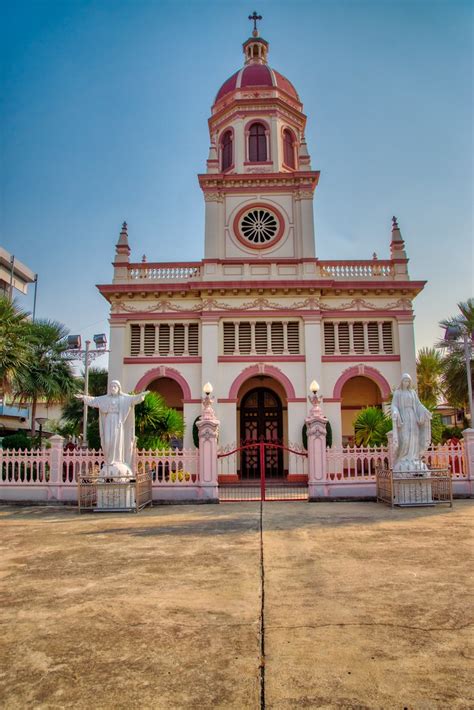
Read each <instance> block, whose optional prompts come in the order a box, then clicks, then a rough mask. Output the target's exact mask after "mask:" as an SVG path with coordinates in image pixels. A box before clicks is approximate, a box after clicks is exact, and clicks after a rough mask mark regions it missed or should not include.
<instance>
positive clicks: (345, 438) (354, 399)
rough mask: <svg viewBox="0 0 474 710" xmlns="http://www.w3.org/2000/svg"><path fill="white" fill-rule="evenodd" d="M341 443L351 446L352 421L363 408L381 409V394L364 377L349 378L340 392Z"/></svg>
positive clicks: (371, 381)
mask: <svg viewBox="0 0 474 710" xmlns="http://www.w3.org/2000/svg"><path fill="white" fill-rule="evenodd" d="M341 400H342V401H341V417H342V443H343V444H352V443H353V439H354V421H355V419H356V418H357V415H358V414H359V412H361V411H362V409H365V407H380V408H381V407H382V393H381V391H380V388H379V386H378V384H377V383H376V382H374V381H373V380H371V379H369V378H368V377H364V376H356V377H351V378H350V379H349V380H347V381H346V382H345V383H344V385H343V387H342V390H341Z"/></svg>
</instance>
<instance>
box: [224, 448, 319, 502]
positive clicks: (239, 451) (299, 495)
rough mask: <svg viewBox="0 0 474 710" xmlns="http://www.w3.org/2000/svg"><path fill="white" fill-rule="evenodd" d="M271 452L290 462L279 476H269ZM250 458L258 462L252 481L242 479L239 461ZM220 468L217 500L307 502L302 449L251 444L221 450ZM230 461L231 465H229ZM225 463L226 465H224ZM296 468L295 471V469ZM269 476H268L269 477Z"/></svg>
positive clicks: (306, 455)
mask: <svg viewBox="0 0 474 710" xmlns="http://www.w3.org/2000/svg"><path fill="white" fill-rule="evenodd" d="M270 452H274V453H278V454H281V455H282V456H283V455H284V452H286V454H287V457H288V459H289V461H291V462H292V463H291V464H289V465H288V470H287V471H285V472H284V475H283V476H282V477H278V478H274V477H272V476H271V473H272V470H273V469H272V466H271V460H272V457H271V456H269V453H270ZM249 454H251V455H252V459H253V460H254V461H255V460H258V468H257V467H256V468H255V472H257V471H258V474H259V476H258V477H255V478H243V477H242V467H241V462H242V459H243V458H245V457H248V456H249ZM217 458H218V465H219V500H221V501H223V502H232V501H234V502H237V501H246V500H247V501H249V500H256V501H260V500H262V501H282V500H307V499H308V477H307V472H306V462H307V458H308V454H307V452H306V451H305V450H304V449H297V448H293V447H289V446H284V445H283V444H280V443H277V442H275V441H251V442H245V443H242V444H241V446H239V447H236V448H232V449H230V450H227V449H224V450H221V451H220V452H219V453H218V455H217ZM229 462H231V465H229ZM225 463H227V466H225V465H224V464H225ZM295 469H297V470H295ZM269 474H270V475H269Z"/></svg>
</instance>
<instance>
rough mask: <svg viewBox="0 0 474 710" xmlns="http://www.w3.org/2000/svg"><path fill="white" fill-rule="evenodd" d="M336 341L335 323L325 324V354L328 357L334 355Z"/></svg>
mask: <svg viewBox="0 0 474 710" xmlns="http://www.w3.org/2000/svg"><path fill="white" fill-rule="evenodd" d="M335 350H336V341H335V339H334V323H325V324H324V352H325V353H326V355H334V352H335Z"/></svg>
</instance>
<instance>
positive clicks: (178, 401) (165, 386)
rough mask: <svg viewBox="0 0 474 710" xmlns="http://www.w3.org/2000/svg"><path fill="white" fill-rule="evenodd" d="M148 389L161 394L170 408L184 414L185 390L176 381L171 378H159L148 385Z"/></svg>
mask: <svg viewBox="0 0 474 710" xmlns="http://www.w3.org/2000/svg"><path fill="white" fill-rule="evenodd" d="M147 389H148V390H149V391H150V392H157V393H158V394H161V396H162V397H163V399H164V400H165V403H166V405H167V406H168V407H172V408H173V409H176V410H177V411H178V412H181V413H182V412H183V390H182V389H181V385H180V384H179V382H176V380H172V379H171V377H157V378H156V380H152V382H150V383H149V384H148V385H147Z"/></svg>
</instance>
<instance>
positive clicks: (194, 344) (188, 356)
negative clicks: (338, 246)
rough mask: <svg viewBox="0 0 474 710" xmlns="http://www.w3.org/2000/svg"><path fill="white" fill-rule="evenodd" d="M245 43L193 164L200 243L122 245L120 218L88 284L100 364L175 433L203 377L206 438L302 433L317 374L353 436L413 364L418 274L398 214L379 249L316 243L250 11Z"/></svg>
mask: <svg viewBox="0 0 474 710" xmlns="http://www.w3.org/2000/svg"><path fill="white" fill-rule="evenodd" d="M256 19H258V18H256ZM243 54H244V63H243V66H242V67H241V68H240V69H238V70H237V71H236V72H235V73H233V74H232V76H230V78H228V79H227V80H226V81H225V82H224V83H223V84H222V86H221V87H220V88H219V90H218V91H217V93H216V97H215V100H214V103H213V105H212V108H211V116H210V118H209V134H210V149H209V157H208V160H207V163H206V169H205V172H203V173H202V174H200V175H199V176H198V179H199V185H200V187H201V189H202V192H203V196H204V202H205V233H204V258H203V259H202V260H201V261H198V262H174V263H159V262H146V261H132V260H131V248H130V244H129V235H128V230H127V225H126V223H124V224H123V227H122V231H121V232H120V236H119V239H118V242H117V245H116V251H115V258H114V274H113V280H112V283H110V284H105V285H100V286H98V288H99V290H100V292H101V293H102V295H103V296H104V297H105V298H106V299H107V300H108V301H109V303H110V349H111V352H110V375H109V376H110V379H118V380H120V381H121V383H122V387H123V389H124V391H127V392H131V391H133V390H136V391H140V390H144V389H149V390H154V391H157V392H160V393H161V394H162V395H163V397H164V398H165V400H166V402H167V404H168V405H169V406H172V407H175V408H176V409H178V410H181V411H182V412H183V415H184V420H185V424H186V433H185V439H184V446H185V447H186V448H191V447H192V446H193V433H192V432H193V423H194V422H195V420H196V418H197V417H198V416H199V415H200V413H201V397H202V388H203V384H204V383H206V382H211V383H212V385H213V388H214V395H215V398H216V399H215V407H214V409H215V411H216V415H217V417H218V418H219V420H220V431H219V446H224V447H225V446H231V445H233V444H237V445H238V444H239V442H241V441H243V440H248V439H260V438H261V437H263V438H264V439H266V440H272V441H275V440H279V441H281V442H282V443H283V444H284V445H285V446H288V445H291V444H293V445H297V446H301V445H302V428H303V425H304V420H305V416H306V415H307V412H308V407H309V404H308V400H307V396H308V394H309V384H310V382H311V381H313V380H317V382H318V383H319V385H320V394H321V396H322V398H323V409H324V413H325V415H326V416H327V418H328V420H329V422H330V425H331V430H332V440H333V444H336V445H340V444H342V443H347V442H348V441H350V440H351V437H352V436H353V433H354V430H353V421H354V418H355V417H356V416H357V414H358V412H359V411H360V410H361V409H362V408H363V407H366V406H370V405H372V406H383V405H384V403H386V402H387V401H388V400H389V397H390V393H391V390H392V389H393V388H394V386H395V385H398V383H399V382H400V378H401V374H402V373H403V372H408V373H410V375H411V376H412V377H413V379H414V380H415V379H416V367H415V345H414V332H413V319H414V314H413V299H414V298H415V296H416V295H417V294H418V293H419V292H420V291H421V290H422V288H423V286H424V283H425V282H423V281H412V280H410V277H409V275H408V259H407V255H406V251H405V245H404V241H403V239H402V236H401V233H400V229H399V227H398V224H397V220H396V219H395V218H393V220H392V228H391V233H389V230H388V229H387V252H388V249H389V248H390V256H389V258H387V259H382V258H380V259H379V258H377V256H376V255H375V254H374V256H373V258H372V259H369V260H350V261H341V260H334V261H321V260H320V259H318V257H317V249H316V246H317V245H316V244H315V233H314V217H313V199H314V195H315V191H316V189H317V186H318V180H319V175H320V173H319V171H318V170H314V169H313V167H312V163H311V158H310V155H309V152H308V147H307V145H306V140H305V126H306V116H305V114H304V113H303V104H302V103H301V100H300V97H299V95H298V93H297V90H296V88H295V87H294V86H293V84H292V83H291V82H290V81H289V80H288V79H287V78H286V77H285V76H283V75H282V74H280V73H279V72H278V71H276V70H275V69H273V68H271V66H270V65H269V63H268V55H269V44H268V42H267V41H266V40H264V39H263V38H261V37H260V36H259V32H258V30H257V28H256V22H255V21H254V30H253V33H252V36H251V37H250V38H249V39H248V40H247V41H246V42H244V44H243ZM320 238H322V239H323V238H324V235H321V237H320ZM139 244H140V242H139V235H133V246H134V247H136V248H138V249H139Z"/></svg>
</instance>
